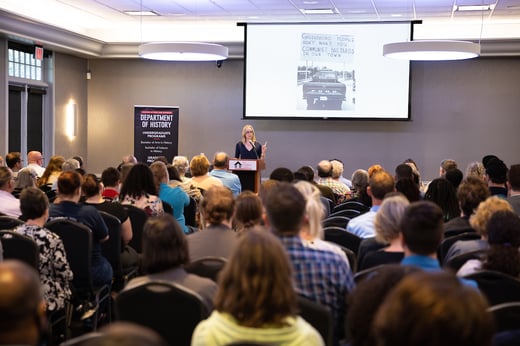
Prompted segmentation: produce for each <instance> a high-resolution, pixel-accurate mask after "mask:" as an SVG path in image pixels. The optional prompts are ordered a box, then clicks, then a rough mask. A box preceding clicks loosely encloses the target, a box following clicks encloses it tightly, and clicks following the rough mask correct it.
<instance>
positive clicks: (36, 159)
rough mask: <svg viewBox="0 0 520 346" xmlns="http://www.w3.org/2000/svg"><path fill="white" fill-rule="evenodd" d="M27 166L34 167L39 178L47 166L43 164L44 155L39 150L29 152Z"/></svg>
mask: <svg viewBox="0 0 520 346" xmlns="http://www.w3.org/2000/svg"><path fill="white" fill-rule="evenodd" d="M27 167H31V168H33V169H34V171H35V172H36V174H37V175H38V178H41V176H42V175H43V172H45V167H44V166H43V156H42V153H40V152H39V151H30V152H28V153H27Z"/></svg>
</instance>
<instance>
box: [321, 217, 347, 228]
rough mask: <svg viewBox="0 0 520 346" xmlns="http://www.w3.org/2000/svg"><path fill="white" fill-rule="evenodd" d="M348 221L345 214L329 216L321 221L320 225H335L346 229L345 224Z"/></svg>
mask: <svg viewBox="0 0 520 346" xmlns="http://www.w3.org/2000/svg"><path fill="white" fill-rule="evenodd" d="M349 221H350V218H349V217H346V216H329V217H327V218H325V219H323V221H322V222H321V225H322V226H323V227H324V228H325V227H330V226H335V227H341V228H343V229H345V230H346V229H347V224H348V222H349Z"/></svg>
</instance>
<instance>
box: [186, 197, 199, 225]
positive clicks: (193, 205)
mask: <svg viewBox="0 0 520 346" xmlns="http://www.w3.org/2000/svg"><path fill="white" fill-rule="evenodd" d="M196 214H197V201H196V200H195V198H193V197H190V204H188V205H187V206H185V207H184V220H185V222H186V226H192V227H197V217H196Z"/></svg>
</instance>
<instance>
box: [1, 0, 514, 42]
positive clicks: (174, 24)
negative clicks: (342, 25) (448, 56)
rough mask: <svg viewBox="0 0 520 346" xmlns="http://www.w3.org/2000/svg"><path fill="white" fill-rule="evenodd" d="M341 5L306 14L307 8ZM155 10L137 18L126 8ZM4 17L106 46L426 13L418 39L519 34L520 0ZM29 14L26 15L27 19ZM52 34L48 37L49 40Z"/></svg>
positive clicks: (116, 5)
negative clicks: (255, 25)
mask: <svg viewBox="0 0 520 346" xmlns="http://www.w3.org/2000/svg"><path fill="white" fill-rule="evenodd" d="M481 4H494V5H495V8H494V10H492V11H477V12H459V11H454V6H457V5H481ZM324 8H329V9H334V10H335V11H336V13H335V14H332V15H308V14H307V15H305V14H302V12H301V11H300V10H301V9H324ZM141 9H142V10H147V11H153V12H155V13H157V14H158V16H155V17H139V16H138V17H135V16H130V15H128V14H126V13H125V11H138V10H141ZM0 10H1V11H4V12H3V13H2V12H0V32H3V33H4V34H5V33H12V28H10V27H7V26H8V25H7V24H5V23H4V24H2V20H3V18H4V17H5V16H6V15H7V16H12V15H15V16H16V18H17V21H19V22H21V23H22V24H23V22H24V21H25V20H24V19H27V20H28V21H30V22H35V23H43V24H45V27H46V28H47V27H49V26H50V27H56V28H59V30H61V29H65V30H67V31H71V32H73V33H76V34H79V35H81V36H85V37H86V38H89V39H94V40H96V41H100V42H102V43H103V44H104V45H105V46H106V45H117V44H138V43H140V42H147V41H206V42H215V43H230V44H233V43H242V42H243V28H242V27H238V26H237V25H236V24H237V22H312V21H347V22H352V21H396V20H397V21H399V20H421V21H422V24H421V25H416V26H415V29H414V30H415V31H414V39H468V40H478V39H483V40H486V39H520V0H0ZM20 17H22V19H20ZM44 41H45V40H44Z"/></svg>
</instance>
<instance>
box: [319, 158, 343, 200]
mask: <svg viewBox="0 0 520 346" xmlns="http://www.w3.org/2000/svg"><path fill="white" fill-rule="evenodd" d="M316 168H317V171H318V180H317V183H318V185H323V186H328V187H330V188H331V189H332V192H333V193H334V197H335V199H336V204H341V203H343V202H345V201H346V200H347V199H348V197H349V195H350V189H349V188H348V186H347V185H346V184H343V183H342V182H340V181H339V180H335V179H334V178H333V177H332V171H333V168H334V167H333V164H332V162H331V161H329V160H321V161H320V162H319V163H318V166H317V167H316Z"/></svg>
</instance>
